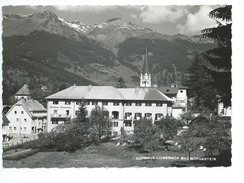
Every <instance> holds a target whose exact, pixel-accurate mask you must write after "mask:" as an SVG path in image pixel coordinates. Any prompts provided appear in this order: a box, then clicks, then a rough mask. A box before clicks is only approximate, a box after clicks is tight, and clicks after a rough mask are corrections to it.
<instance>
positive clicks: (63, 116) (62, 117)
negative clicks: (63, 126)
mask: <svg viewBox="0 0 244 183" xmlns="http://www.w3.org/2000/svg"><path fill="white" fill-rule="evenodd" d="M68 118H70V115H66V114H51V119H68Z"/></svg>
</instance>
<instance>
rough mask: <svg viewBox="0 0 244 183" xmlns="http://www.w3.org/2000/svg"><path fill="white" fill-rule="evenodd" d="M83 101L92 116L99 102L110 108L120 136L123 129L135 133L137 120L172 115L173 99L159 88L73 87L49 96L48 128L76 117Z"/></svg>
mask: <svg viewBox="0 0 244 183" xmlns="http://www.w3.org/2000/svg"><path fill="white" fill-rule="evenodd" d="M82 101H85V103H86V109H87V111H88V116H89V115H90V114H91V111H92V109H94V108H95V106H96V105H99V106H101V107H104V108H105V109H106V110H107V111H108V117H109V118H110V119H111V121H112V124H113V125H112V134H113V135H119V134H120V132H121V128H124V130H125V131H126V133H132V132H133V130H134V122H135V121H136V120H140V119H142V118H147V119H150V120H152V122H153V123H154V122H155V121H157V120H160V119H161V118H162V117H164V116H166V115H172V104H173V100H172V99H170V98H169V97H167V96H166V95H164V94H163V93H162V92H160V91H159V90H158V89H156V88H114V87H112V86H91V85H89V86H72V87H69V88H67V89H65V90H62V91H60V92H58V93H55V94H53V95H51V96H49V97H47V122H48V131H51V130H52V129H53V128H54V127H56V126H57V125H58V124H62V123H64V122H65V121H66V120H69V119H72V118H75V117H76V113H77V111H78V109H79V106H80V102H82Z"/></svg>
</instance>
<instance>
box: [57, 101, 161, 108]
mask: <svg viewBox="0 0 244 183" xmlns="http://www.w3.org/2000/svg"><path fill="white" fill-rule="evenodd" d="M53 104H54V105H57V104H59V101H53ZM70 104H71V101H65V105H70ZM80 104H81V102H76V105H80ZM90 104H91V105H98V102H97V101H92V102H89V101H86V102H85V105H90ZM102 105H103V106H107V105H108V102H102ZM119 105H120V102H113V106H119ZM125 105H126V106H132V102H126V103H125ZM135 106H142V102H135ZM145 106H152V102H145ZM156 106H157V107H162V106H163V103H162V102H156Z"/></svg>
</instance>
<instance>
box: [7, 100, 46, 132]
mask: <svg viewBox="0 0 244 183" xmlns="http://www.w3.org/2000/svg"><path fill="white" fill-rule="evenodd" d="M6 117H7V118H8V120H9V121H10V123H9V135H10V136H13V137H22V136H26V137H28V136H31V134H33V133H37V132H41V131H46V118H47V111H46V109H45V108H44V107H43V105H42V104H40V103H39V102H38V101H37V100H31V99H25V98H21V99H20V100H19V101H18V102H16V103H15V104H14V105H13V106H12V107H11V109H10V110H9V111H8V112H7V114H6Z"/></svg>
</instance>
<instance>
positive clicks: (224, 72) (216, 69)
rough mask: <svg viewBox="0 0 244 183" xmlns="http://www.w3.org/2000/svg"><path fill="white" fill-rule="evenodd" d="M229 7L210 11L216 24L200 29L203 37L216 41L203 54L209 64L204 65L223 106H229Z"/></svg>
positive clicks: (230, 51)
mask: <svg viewBox="0 0 244 183" xmlns="http://www.w3.org/2000/svg"><path fill="white" fill-rule="evenodd" d="M231 9H232V6H231V5H228V6H224V7H219V8H216V9H214V10H213V11H211V12H210V13H209V17H210V18H213V19H215V20H216V22H217V23H218V26H217V27H213V28H206V29H204V30H202V33H203V34H202V37H203V38H210V39H212V40H214V41H216V42H217V48H214V49H211V50H208V51H206V52H205V53H204V54H203V55H204V58H205V59H206V60H207V61H208V62H209V63H210V64H211V65H210V66H207V67H206V69H207V71H208V73H209V74H210V75H211V76H212V78H213V81H212V82H210V84H211V85H212V86H213V87H215V88H216V89H217V91H218V95H219V97H220V101H221V102H223V104H224V106H225V107H228V106H231V83H232V81H231V54H232V50H231V37H232V35H231V26H232V23H231ZM220 21H221V22H220ZM223 22H224V23H223Z"/></svg>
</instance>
